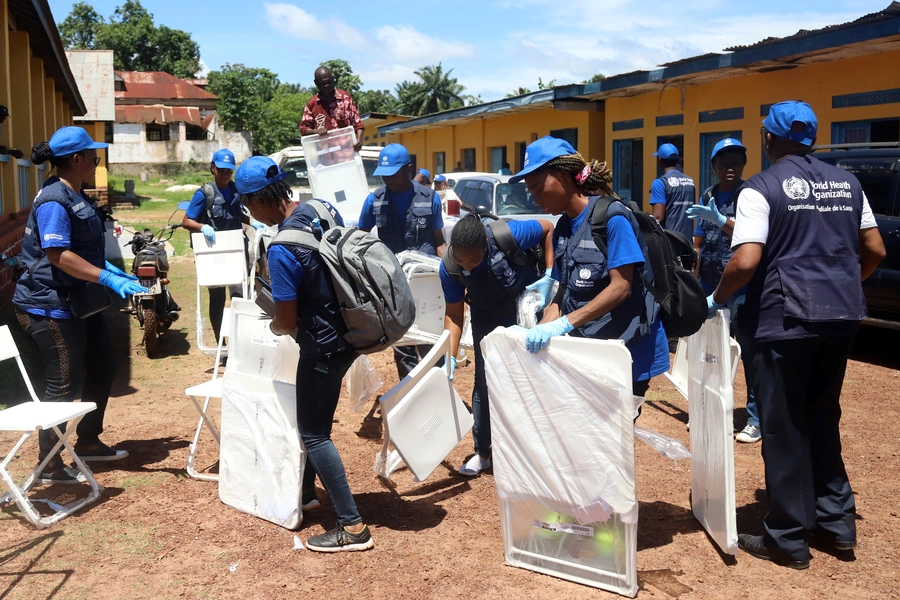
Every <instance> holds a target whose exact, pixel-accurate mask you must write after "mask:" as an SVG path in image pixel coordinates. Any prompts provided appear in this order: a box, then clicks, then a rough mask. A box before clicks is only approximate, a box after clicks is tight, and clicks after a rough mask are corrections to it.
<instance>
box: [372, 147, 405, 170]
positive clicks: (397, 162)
mask: <svg viewBox="0 0 900 600" xmlns="http://www.w3.org/2000/svg"><path fill="white" fill-rule="evenodd" d="M408 164H409V152H408V151H407V150H406V148H404V147H403V146H402V145H401V144H388V145H387V146H385V147H384V148H382V149H381V153H380V154H379V155H378V168H376V169H375V172H374V173H373V175H377V176H379V177H382V176H390V175H394V174H395V173H396V172H397V171H399V170H400V169H401V168H403V167H404V166H405V165H408Z"/></svg>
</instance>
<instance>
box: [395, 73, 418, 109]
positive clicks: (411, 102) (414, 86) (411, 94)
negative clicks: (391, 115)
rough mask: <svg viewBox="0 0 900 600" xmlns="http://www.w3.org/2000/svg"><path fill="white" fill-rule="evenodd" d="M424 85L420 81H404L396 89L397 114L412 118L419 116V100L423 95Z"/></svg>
mask: <svg viewBox="0 0 900 600" xmlns="http://www.w3.org/2000/svg"><path fill="white" fill-rule="evenodd" d="M421 87H422V84H421V83H420V82H418V81H402V82H400V83H398V84H397V85H396V86H395V87H394V92H395V94H396V96H397V113H398V114H401V115H408V116H411V117H415V116H419V113H418V112H417V111H418V100H417V99H418V98H419V97H420V96H421V95H422V93H423V92H422V90H421V89H420V88H421Z"/></svg>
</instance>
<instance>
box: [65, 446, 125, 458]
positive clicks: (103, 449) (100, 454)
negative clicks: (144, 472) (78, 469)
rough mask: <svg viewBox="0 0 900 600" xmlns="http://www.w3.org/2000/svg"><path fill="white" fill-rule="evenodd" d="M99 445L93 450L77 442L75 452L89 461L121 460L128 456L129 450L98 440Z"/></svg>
mask: <svg viewBox="0 0 900 600" xmlns="http://www.w3.org/2000/svg"><path fill="white" fill-rule="evenodd" d="M98 444H99V445H98V446H97V447H96V448H94V449H93V450H89V449H88V448H87V447H86V446H79V445H78V444H75V454H77V455H78V457H79V458H80V459H81V460H83V461H85V462H87V461H94V462H101V461H111V460H121V459H123V458H125V457H126V456H128V451H127V450H115V449H114V448H110V447H109V446H107V445H106V444H104V443H103V442H98Z"/></svg>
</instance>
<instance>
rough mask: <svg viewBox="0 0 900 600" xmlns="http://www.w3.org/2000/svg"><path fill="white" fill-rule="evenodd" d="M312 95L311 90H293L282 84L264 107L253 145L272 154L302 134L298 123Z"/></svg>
mask: <svg viewBox="0 0 900 600" xmlns="http://www.w3.org/2000/svg"><path fill="white" fill-rule="evenodd" d="M311 97H312V94H311V93H310V91H309V90H302V91H300V92H296V91H291V89H290V86H281V87H279V89H278V90H277V91H276V93H275V95H274V96H273V97H272V99H271V100H269V101H268V102H267V103H266V104H265V106H264V107H263V111H262V113H261V114H260V116H259V119H258V123H257V128H256V130H254V132H253V145H254V147H255V149H256V150H258V151H259V152H261V153H263V154H272V153H274V152H277V151H279V150H281V149H282V148H284V147H286V146H289V145H290V144H291V142H292V140H294V139H296V138H298V137H299V136H300V132H299V130H298V129H297V125H298V124H299V123H300V119H302V118H303V109H304V107H305V106H306V103H307V102H308V101H309V99H310V98H311Z"/></svg>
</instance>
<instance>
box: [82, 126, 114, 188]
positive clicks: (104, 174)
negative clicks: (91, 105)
mask: <svg viewBox="0 0 900 600" xmlns="http://www.w3.org/2000/svg"><path fill="white" fill-rule="evenodd" d="M79 126H80V127H84V129H85V131H87V132H88V133H89V134H90V136H91V139H92V140H94V141H95V142H98V141H99V142H102V141H103V136H104V135H105V134H104V124H103V123H102V122H97V121H91V122H87V123H80V124H79ZM106 152H107V151H106V149H105V148H104V149H100V150H97V156H99V157H100V164H99V165H97V171H96V173H95V174H94V187H95V188H105V187H107V186H108V185H109V169H108V165H107V156H106Z"/></svg>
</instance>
